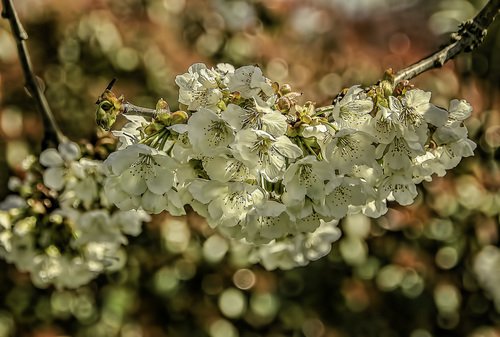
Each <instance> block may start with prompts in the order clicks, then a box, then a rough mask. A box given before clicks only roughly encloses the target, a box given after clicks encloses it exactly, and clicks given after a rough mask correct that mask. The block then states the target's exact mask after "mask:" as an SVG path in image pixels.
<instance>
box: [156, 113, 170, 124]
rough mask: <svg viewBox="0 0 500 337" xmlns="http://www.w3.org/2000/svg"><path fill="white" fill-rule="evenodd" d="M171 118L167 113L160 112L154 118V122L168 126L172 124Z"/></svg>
mask: <svg viewBox="0 0 500 337" xmlns="http://www.w3.org/2000/svg"><path fill="white" fill-rule="evenodd" d="M171 117H172V116H171V115H170V113H168V112H160V113H159V114H158V115H157V116H156V121H158V123H161V124H163V125H166V126H169V125H170V124H171V123H172V119H171Z"/></svg>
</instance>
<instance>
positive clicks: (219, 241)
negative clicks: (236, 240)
mask: <svg viewBox="0 0 500 337" xmlns="http://www.w3.org/2000/svg"><path fill="white" fill-rule="evenodd" d="M228 249H229V245H228V243H227V240H226V239H224V238H223V237H221V236H220V235H217V234H214V235H212V236H211V237H209V238H208V239H207V240H206V241H205V242H204V243H203V256H204V257H205V259H206V260H207V261H208V262H211V263H216V262H219V261H220V260H222V259H223V258H224V255H226V253H227V250H228Z"/></svg>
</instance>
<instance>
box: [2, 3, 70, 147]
mask: <svg viewBox="0 0 500 337" xmlns="http://www.w3.org/2000/svg"><path fill="white" fill-rule="evenodd" d="M2 4H3V11H2V16H3V17H4V18H5V19H7V20H9V22H10V27H11V29H12V34H13V35H14V38H15V40H16V44H17V52H18V54H19V60H20V61H21V67H22V69H23V73H24V79H25V81H26V89H27V90H28V92H29V93H30V95H31V97H33V98H34V99H35V102H36V105H37V108H38V110H39V112H40V113H41V114H42V121H43V126H44V129H45V130H44V137H43V140H42V147H43V148H47V147H49V146H55V145H57V144H61V143H65V142H67V141H68V139H67V137H66V136H65V135H64V134H63V132H62V131H61V129H60V128H59V126H58V125H57V123H56V120H55V118H54V115H53V114H52V111H51V110H50V106H49V103H48V102H47V98H46V97H45V94H44V93H43V90H42V88H41V85H40V79H38V78H37V77H36V76H35V74H34V72H33V66H32V65H31V59H30V56H29V52H28V48H27V46H26V40H27V39H28V34H27V33H26V31H25V30H24V28H23V26H22V24H21V22H20V20H19V17H18V16H17V12H16V9H15V8H14V5H13V3H12V0H2Z"/></svg>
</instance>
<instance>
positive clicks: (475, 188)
mask: <svg viewBox="0 0 500 337" xmlns="http://www.w3.org/2000/svg"><path fill="white" fill-rule="evenodd" d="M456 191H457V194H458V201H459V202H460V204H462V205H463V206H464V207H466V208H468V209H478V208H480V207H481V205H482V204H483V203H484V196H485V193H484V189H483V188H482V186H481V185H480V184H479V182H478V181H477V179H476V178H475V177H473V176H472V175H463V176H461V177H460V178H458V179H457V180H456Z"/></svg>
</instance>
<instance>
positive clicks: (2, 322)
mask: <svg viewBox="0 0 500 337" xmlns="http://www.w3.org/2000/svg"><path fill="white" fill-rule="evenodd" d="M14 327H15V324H14V320H13V319H12V315H11V314H9V313H8V312H5V311H0V337H9V336H14Z"/></svg>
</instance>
